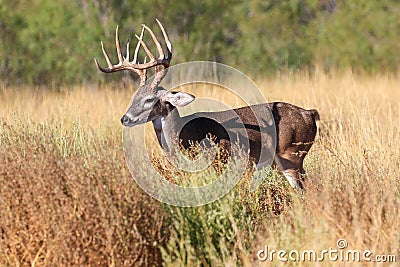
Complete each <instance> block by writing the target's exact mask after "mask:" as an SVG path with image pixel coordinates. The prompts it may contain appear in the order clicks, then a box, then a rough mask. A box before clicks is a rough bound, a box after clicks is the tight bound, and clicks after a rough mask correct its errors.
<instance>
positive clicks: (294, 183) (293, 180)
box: [283, 171, 300, 188]
mask: <svg viewBox="0 0 400 267" xmlns="http://www.w3.org/2000/svg"><path fill="white" fill-rule="evenodd" d="M283 175H284V176H285V178H286V179H287V180H288V182H289V184H290V185H291V186H292V187H293V188H295V187H300V186H299V184H298V183H297V181H296V178H294V177H293V176H292V174H291V173H290V171H283Z"/></svg>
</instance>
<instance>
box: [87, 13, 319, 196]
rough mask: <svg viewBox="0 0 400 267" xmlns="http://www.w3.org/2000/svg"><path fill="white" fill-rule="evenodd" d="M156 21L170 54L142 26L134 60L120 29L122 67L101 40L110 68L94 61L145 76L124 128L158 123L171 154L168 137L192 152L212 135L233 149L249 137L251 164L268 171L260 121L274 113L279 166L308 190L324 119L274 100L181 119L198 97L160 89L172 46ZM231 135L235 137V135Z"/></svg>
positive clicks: (157, 129)
mask: <svg viewBox="0 0 400 267" xmlns="http://www.w3.org/2000/svg"><path fill="white" fill-rule="evenodd" d="M156 21H157V23H158V25H159V27H160V29H161V32H162V34H163V37H164V41H165V45H166V48H167V53H166V54H164V51H163V48H162V45H161V44H160V42H159V41H158V40H157V37H156V35H155V34H154V33H153V31H152V30H151V29H150V28H149V27H147V26H146V25H144V24H142V31H141V34H140V36H137V35H135V37H136V38H137V39H138V42H137V45H136V49H135V53H134V56H133V59H132V61H131V60H130V54H129V45H130V41H129V39H128V41H127V44H126V55H125V56H123V55H122V52H121V46H120V42H119V34H118V26H117V28H116V31H115V44H116V50H117V56H118V60H119V62H118V64H112V63H111V60H110V57H109V55H108V54H107V52H106V50H105V49H104V46H103V42H101V48H102V52H103V55H104V57H105V60H106V62H107V65H108V66H107V67H102V66H100V64H99V62H98V61H97V59H94V60H95V64H96V66H97V68H98V69H99V70H100V71H101V72H104V73H113V72H118V71H122V70H128V71H131V72H133V73H135V74H137V75H138V76H139V78H140V84H139V87H138V89H137V91H136V93H135V94H134V96H133V98H132V100H131V105H130V106H129V108H128V109H127V111H126V113H125V114H124V115H123V116H122V118H121V123H122V125H123V126H125V127H134V126H136V125H140V124H145V123H147V122H152V124H153V128H154V131H155V133H156V136H157V139H158V142H159V145H160V146H161V148H162V149H163V150H166V151H168V149H169V147H168V146H169V145H171V143H169V142H167V140H166V139H167V138H166V136H172V137H175V138H176V140H178V141H179V143H180V144H181V145H182V146H183V148H188V147H189V146H190V144H193V143H199V142H201V141H202V140H204V139H205V138H206V137H207V136H210V135H212V136H213V137H214V138H215V142H216V143H217V144H219V145H220V146H221V147H222V148H225V149H228V150H229V147H230V145H231V144H232V143H233V142H234V141H235V140H232V138H230V137H231V136H235V134H236V136H246V138H247V140H244V141H247V142H248V145H249V151H248V153H249V160H250V161H252V162H253V163H255V164H256V165H257V168H262V167H263V163H264V162H263V159H262V158H261V157H260V155H261V154H262V153H261V152H263V150H265V149H267V148H265V147H263V144H262V142H261V141H260V136H261V133H260V129H261V128H262V127H266V125H260V122H259V121H258V120H257V117H261V118H262V117H263V116H265V117H267V116H268V114H271V113H272V116H273V120H274V128H275V129H273V130H274V131H275V132H276V148H275V151H274V156H273V157H274V158H273V163H274V165H275V166H277V169H278V170H279V171H280V172H281V173H283V175H284V177H285V178H286V179H287V180H288V182H289V184H290V185H291V186H292V187H293V188H300V189H301V190H303V189H304V182H305V176H306V172H305V170H304V167H303V163H304V158H305V157H306V155H307V154H308V152H309V150H310V149H311V147H312V145H313V143H314V141H315V137H316V133H317V121H319V120H320V117H319V114H318V111H317V110H315V109H311V110H307V109H303V108H301V107H298V106H295V105H292V104H289V103H285V102H271V103H263V104H257V105H252V106H244V107H240V108H235V109H229V110H225V111H217V112H201V113H194V114H192V115H188V116H184V117H181V116H180V114H179V111H178V108H179V107H183V106H186V105H188V104H190V103H191V102H193V101H194V100H195V96H194V95H192V94H189V93H186V92H182V91H178V92H174V91H169V90H166V89H164V88H163V87H162V86H160V83H161V81H162V80H163V78H164V77H165V75H166V74H167V71H168V68H169V66H170V62H171V59H172V44H171V42H170V40H169V37H168V35H167V32H166V31H165V29H164V27H163V25H162V24H161V22H160V21H159V20H157V19H156ZM145 30H146V31H147V32H148V33H149V34H150V36H151V38H152V40H153V42H154V44H155V47H156V48H157V51H158V53H159V56H158V57H155V56H154V55H153V54H152V53H151V52H150V50H149V49H148V47H147V45H146V43H145V42H144V41H143V34H144V31H145ZM140 47H143V49H144V51H145V52H146V54H147V56H148V57H149V61H148V62H147V57H145V59H144V61H143V63H139V62H138V51H139V49H140ZM151 68H154V72H155V74H154V79H153V80H152V81H151V82H147V70H148V69H151ZM269 112H270V113H269ZM256 115H257V116H256ZM235 117H238V118H240V119H241V121H242V122H243V125H244V127H245V131H246V133H245V135H243V132H240V130H238V129H237V128H235V126H234V124H232V123H228V122H229V121H232V119H233V118H235ZM242 131H243V130H242ZM229 133H231V134H232V133H233V135H230V134H229ZM238 138H239V137H238ZM239 139H240V138H239ZM236 141H237V140H236ZM239 141H243V140H239ZM264 152H265V151H264Z"/></svg>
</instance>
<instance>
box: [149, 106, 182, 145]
mask: <svg viewBox="0 0 400 267" xmlns="http://www.w3.org/2000/svg"><path fill="white" fill-rule="evenodd" d="M180 121H181V117H180V115H179V111H178V109H177V108H176V107H174V106H172V105H171V107H170V108H168V109H167V110H166V112H163V113H162V114H161V115H160V116H158V117H157V118H156V119H155V120H153V121H152V122H153V128H154V131H155V133H156V135H157V140H158V143H159V144H160V146H161V147H162V148H163V149H167V150H168V144H170V142H169V141H170V140H167V139H168V138H171V137H172V138H174V137H177V136H178V130H177V129H178V128H179V125H180V124H179V122H180Z"/></svg>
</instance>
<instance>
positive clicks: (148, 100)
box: [144, 97, 154, 103]
mask: <svg viewBox="0 0 400 267" xmlns="http://www.w3.org/2000/svg"><path fill="white" fill-rule="evenodd" d="M153 101H154V97H151V98H147V99H146V100H145V101H144V102H145V103H151V102H153Z"/></svg>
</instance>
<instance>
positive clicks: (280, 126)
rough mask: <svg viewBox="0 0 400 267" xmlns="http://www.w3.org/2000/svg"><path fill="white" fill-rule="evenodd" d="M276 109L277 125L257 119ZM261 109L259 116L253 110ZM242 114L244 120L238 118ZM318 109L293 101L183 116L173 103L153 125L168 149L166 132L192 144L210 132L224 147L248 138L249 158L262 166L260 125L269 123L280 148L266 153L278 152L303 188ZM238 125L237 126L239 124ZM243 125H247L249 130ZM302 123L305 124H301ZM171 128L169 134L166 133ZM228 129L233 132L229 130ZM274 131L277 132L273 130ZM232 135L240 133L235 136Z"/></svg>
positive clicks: (278, 163)
mask: <svg viewBox="0 0 400 267" xmlns="http://www.w3.org/2000/svg"><path fill="white" fill-rule="evenodd" d="M269 110H271V111H272V115H273V118H274V123H275V125H272V126H273V127H271V125H270V124H269V123H267V122H264V123H263V122H261V123H262V124H263V125H260V122H258V121H257V117H258V118H263V117H268V116H269V114H270V113H269ZM253 111H254V112H256V113H257V116H255V115H254V114H253ZM238 118H240V120H238ZM317 120H319V115H318V113H317V111H316V110H306V109H303V108H300V107H297V106H294V105H292V104H289V103H284V102H273V103H268V104H259V105H255V106H251V107H242V108H237V109H233V110H226V111H220V112H200V113H194V114H192V115H189V116H185V117H181V116H180V114H179V111H178V110H177V108H176V107H175V106H173V105H172V104H170V103H167V104H166V107H165V110H164V111H163V112H162V115H161V116H159V117H158V118H157V119H155V120H153V127H154V130H155V132H156V134H157V138H158V141H159V144H160V146H161V147H162V148H163V149H166V150H168V147H167V146H168V145H167V142H166V140H165V135H170V136H178V138H179V140H180V141H181V142H180V143H181V145H182V146H183V147H184V148H189V147H190V145H191V144H193V143H199V144H200V143H201V141H202V140H204V139H205V138H206V137H207V136H209V135H211V136H214V137H215V142H216V143H218V144H219V146H220V147H222V148H223V149H226V150H230V143H231V142H239V143H242V144H243V143H245V142H243V138H248V144H249V147H248V150H249V159H250V160H251V161H252V162H254V163H256V164H257V167H258V168H262V167H263V166H264V165H265V164H264V163H265V161H266V159H263V158H260V155H261V154H262V153H261V150H267V149H268V147H263V146H262V143H261V132H260V130H259V128H260V127H269V128H270V129H269V130H268V131H269V132H271V131H276V136H277V140H276V145H277V146H276V150H275V151H264V153H266V154H264V155H270V154H271V152H274V153H275V157H274V163H275V165H276V166H278V168H279V169H281V171H282V172H283V174H284V175H285V177H286V178H287V179H288V181H289V182H290V184H291V185H292V186H298V187H300V188H303V184H302V179H303V177H302V176H301V175H302V174H305V170H304V168H303V161H304V158H305V156H306V155H307V153H308V151H309V150H310V148H311V146H312V144H313V142H314V139H315V135H316V132H317V125H316V121H317ZM235 125H236V126H237V127H236V126H235ZM242 125H245V126H246V128H245V130H246V133H244V132H243V127H241V126H242ZM299 126H301V127H299ZM165 132H168V134H165ZM228 132H231V134H229V133H228ZM271 135H273V133H272V132H271ZM230 136H237V139H236V140H231V139H230Z"/></svg>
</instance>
